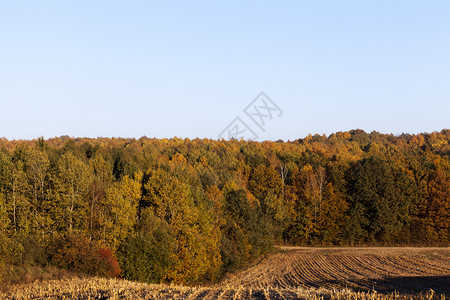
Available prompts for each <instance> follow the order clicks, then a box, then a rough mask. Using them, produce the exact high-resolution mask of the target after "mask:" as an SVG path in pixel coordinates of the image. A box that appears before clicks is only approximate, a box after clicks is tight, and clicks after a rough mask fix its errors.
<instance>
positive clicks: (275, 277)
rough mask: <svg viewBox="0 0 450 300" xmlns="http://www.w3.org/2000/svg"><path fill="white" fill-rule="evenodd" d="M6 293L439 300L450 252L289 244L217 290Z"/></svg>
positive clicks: (35, 287) (445, 293)
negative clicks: (432, 299)
mask: <svg viewBox="0 0 450 300" xmlns="http://www.w3.org/2000/svg"><path fill="white" fill-rule="evenodd" d="M430 289H431V290H430ZM374 291H376V292H374ZM0 296H2V298H6V299H41V298H43V299H72V298H78V299H108V298H111V299H319V298H324V299H338V298H341V299H342V298H344V299H348V298H352V299H393V298H399V297H400V298H405V299H411V298H413V299H422V298H438V299H440V298H442V297H449V296H450V250H449V249H448V248H302V247H289V248H282V251H281V252H280V253H277V254H274V255H272V256H270V257H269V258H267V259H266V260H264V261H262V262H261V263H259V264H257V265H256V266H254V267H252V268H249V269H247V270H244V271H242V272H240V273H237V274H234V275H233V276H231V277H229V278H228V279H227V280H224V281H223V282H222V283H220V284H217V285H215V286H212V287H181V286H169V285H154V284H143V283H136V282H129V281H125V280H113V279H110V280H108V279H101V278H92V279H76V278H74V279H70V280H60V281H56V280H55V281H47V282H36V283H33V284H30V285H26V286H16V287H14V288H12V289H11V290H10V291H9V292H8V293H7V294H3V295H0Z"/></svg>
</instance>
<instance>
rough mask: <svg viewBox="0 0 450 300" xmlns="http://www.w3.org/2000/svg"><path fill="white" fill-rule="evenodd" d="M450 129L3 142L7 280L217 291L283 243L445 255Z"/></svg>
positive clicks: (2, 245) (0, 237) (0, 190)
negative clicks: (13, 272) (47, 276)
mask: <svg viewBox="0 0 450 300" xmlns="http://www.w3.org/2000/svg"><path fill="white" fill-rule="evenodd" d="M449 141H450V130H442V131H440V132H433V133H423V134H413V135H412V134H401V135H393V134H381V133H378V132H375V131H374V132H372V133H366V132H364V131H363V130H358V129H357V130H351V131H348V132H337V133H334V134H331V135H329V136H326V135H318V134H316V135H308V136H307V137H305V138H303V139H298V140H295V141H287V142H285V141H282V140H279V141H273V142H272V141H264V142H255V141H244V140H229V141H225V140H211V139H194V140H190V139H180V138H171V139H156V138H147V137H141V138H139V139H134V138H133V139H127V138H96V139H91V138H71V137H68V136H61V137H56V138H51V139H47V140H45V139H43V138H39V139H36V140H12V141H9V140H6V139H0V279H1V276H2V274H1V273H2V270H5V269H6V268H8V267H13V266H21V265H32V266H41V267H45V266H54V267H57V268H61V269H65V270H70V271H74V272H81V273H86V274H92V275H99V276H105V277H122V278H126V279H131V280H137V281H142V282H150V283H159V282H170V283H180V284H190V285H195V284H199V283H203V282H216V281H217V280H219V279H220V278H222V277H223V276H224V274H226V273H227V272H230V271H233V270H237V269H240V268H243V267H246V266H248V265H249V264H251V263H252V262H253V261H255V260H257V259H258V258H259V257H262V256H263V255H265V254H267V253H270V252H272V251H273V249H274V245H314V246H333V245H342V246H356V245H363V246H403V245H411V246H424V245H436V246H448V245H449V240H450V232H449V219H450V216H449V213H450V143H449Z"/></svg>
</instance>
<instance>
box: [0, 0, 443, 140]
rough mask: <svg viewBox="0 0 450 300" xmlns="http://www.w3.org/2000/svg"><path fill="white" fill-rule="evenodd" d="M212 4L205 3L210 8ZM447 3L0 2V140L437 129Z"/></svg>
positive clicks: (285, 135)
mask: <svg viewBox="0 0 450 300" xmlns="http://www.w3.org/2000/svg"><path fill="white" fill-rule="evenodd" d="M213 2H214V3H213ZM449 16H450V2H449V1H221V2H219V1H159V2H153V1H2V3H1V4H0V104H1V109H0V128H1V132H0V136H4V137H6V138H8V139H31V138H36V137H39V136H44V137H45V138H49V137H54V136H60V135H69V136H75V137H85V136H87V137H98V136H116V137H117V136H121V137H140V136H142V135H146V136H148V137H173V136H178V137H189V138H195V137H200V138H203V137H207V138H217V136H218V134H219V133H220V132H221V131H222V130H223V129H224V128H225V127H226V126H227V125H228V124H229V123H230V122H231V121H232V120H233V119H234V118H235V117H236V116H241V117H242V118H243V119H244V117H245V114H244V113H243V109H244V108H245V107H246V106H247V104H248V103H250V102H251V101H252V100H253V99H254V98H255V97H256V96H257V95H258V94H259V92H260V91H264V92H265V93H266V94H267V95H269V96H270V97H271V98H272V100H273V101H274V102H276V104H277V105H278V106H279V107H280V108H281V109H282V110H283V112H284V113H283V115H282V116H281V117H279V118H277V119H274V120H273V121H272V122H271V123H270V124H268V125H267V130H266V132H259V133H258V134H259V136H260V137H261V138H260V139H275V140H276V139H279V138H281V139H285V140H287V139H291V140H292V139H296V138H299V137H304V136H305V135H307V134H308V133H313V134H314V133H319V134H322V133H326V134H330V133H332V132H336V131H343V130H350V129H354V128H360V129H363V130H365V131H367V132H370V131H372V130H376V131H380V132H384V133H394V134H400V133H402V132H408V133H416V132H431V131H435V130H441V129H443V128H449V127H450V126H449V125H450V122H449V120H450V116H449V114H450V17H449Z"/></svg>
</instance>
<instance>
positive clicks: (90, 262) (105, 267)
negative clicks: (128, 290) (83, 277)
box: [48, 234, 120, 277]
mask: <svg viewBox="0 0 450 300" xmlns="http://www.w3.org/2000/svg"><path fill="white" fill-rule="evenodd" d="M48 252H49V254H50V257H51V261H52V263H53V264H54V265H56V266H58V267H60V268H63V269H66V270H70V271H75V272H82V273H86V274H92V275H99V276H107V277H110V276H112V277H117V276H119V275H120V267H119V263H118V262H117V259H116V258H115V256H114V254H113V253H112V251H111V250H110V249H107V248H100V247H99V245H98V244H97V243H96V242H94V241H92V240H90V239H88V238H87V237H86V236H84V235H83V234H71V235H67V236H62V237H57V238H56V239H55V240H54V241H53V243H52V244H51V245H50V247H49V251H48Z"/></svg>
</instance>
